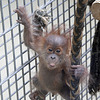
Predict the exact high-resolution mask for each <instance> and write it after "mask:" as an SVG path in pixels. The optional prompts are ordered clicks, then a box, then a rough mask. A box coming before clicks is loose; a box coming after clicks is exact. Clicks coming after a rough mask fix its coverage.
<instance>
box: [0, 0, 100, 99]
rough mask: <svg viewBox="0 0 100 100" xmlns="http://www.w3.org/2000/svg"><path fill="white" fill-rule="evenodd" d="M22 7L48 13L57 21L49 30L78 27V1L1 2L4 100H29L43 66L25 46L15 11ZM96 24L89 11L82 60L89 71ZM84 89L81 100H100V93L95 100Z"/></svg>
mask: <svg viewBox="0 0 100 100" xmlns="http://www.w3.org/2000/svg"><path fill="white" fill-rule="evenodd" d="M20 5H25V6H26V8H27V11H28V13H29V14H31V13H33V12H34V10H35V9H36V5H38V6H40V7H41V8H46V9H48V13H49V15H51V16H52V17H53V18H52V19H51V20H50V23H49V25H48V29H49V30H50V29H51V28H52V27H53V25H57V26H59V25H61V24H65V27H66V29H67V28H69V27H73V24H74V12H75V8H76V0H0V100H29V97H28V96H29V93H30V80H31V77H32V76H33V75H34V73H36V72H37V67H38V63H39V61H38V58H37V55H36V53H35V52H34V51H31V50H29V49H28V48H27V47H26V46H25V45H24V43H23V26H22V25H19V24H18V23H16V19H18V16H17V15H16V14H15V13H14V12H13V10H14V9H16V8H17V7H18V6H20ZM49 8H52V9H49ZM96 23H97V22H96V21H95V20H94V19H93V17H92V15H91V13H90V11H89V8H87V12H86V19H85V24H84V26H85V27H84V31H83V42H82V58H81V59H82V64H84V65H85V66H86V67H87V68H88V69H89V67H90V52H91V44H92V41H93V36H94V32H95V28H96ZM86 81H87V80H86ZM80 87H81V90H80V92H81V93H80V97H81V100H100V94H99V93H98V94H97V95H96V96H95V97H93V96H90V95H89V94H88V89H87V84H86V85H84V84H82V85H81V86H80ZM46 99H47V100H51V99H55V100H62V98H61V97H59V96H55V97H53V98H52V97H51V94H49V95H48V96H47V98H46Z"/></svg>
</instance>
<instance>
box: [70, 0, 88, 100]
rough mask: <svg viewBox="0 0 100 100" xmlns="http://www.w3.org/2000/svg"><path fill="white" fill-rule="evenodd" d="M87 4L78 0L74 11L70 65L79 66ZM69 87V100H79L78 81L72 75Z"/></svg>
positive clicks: (86, 0) (85, 0) (82, 0)
mask: <svg viewBox="0 0 100 100" xmlns="http://www.w3.org/2000/svg"><path fill="white" fill-rule="evenodd" d="M87 3H88V0H78V2H77V9H76V11H75V22H74V30H73V38H72V49H71V64H72V65H79V64H80V56H81V47H82V36H83V34H82V32H83V27H84V20H85V12H86V7H87ZM70 86H71V91H70V99H71V100H80V97H79V95H78V94H79V79H76V78H75V76H74V75H73V76H72V79H71V82H70ZM76 97H77V98H76Z"/></svg>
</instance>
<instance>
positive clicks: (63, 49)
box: [15, 7, 85, 100]
mask: <svg viewBox="0 0 100 100" xmlns="http://www.w3.org/2000/svg"><path fill="white" fill-rule="evenodd" d="M15 12H16V13H17V14H18V15H19V17H20V20H17V22H19V23H20V24H23V25H24V43H25V45H26V46H27V47H29V48H30V49H32V50H34V51H36V52H37V53H38V54H39V61H40V63H39V72H38V73H37V74H36V75H35V76H34V77H33V78H32V82H33V84H34V86H35V87H36V91H35V92H33V93H32V94H31V95H30V99H31V100H37V99H36V98H42V100H44V99H45V95H46V94H47V93H48V92H52V93H53V94H56V93H58V94H60V95H61V96H62V97H63V98H64V99H66V100H70V98H69V97H70V85H69V83H68V82H69V81H70V80H71V75H75V76H76V77H78V78H81V77H82V76H83V75H84V72H85V68H84V67H83V66H82V65H78V66H77V65H73V66H71V61H70V52H71V51H70V50H71V38H70V37H69V36H68V35H66V34H65V35H61V34H60V31H59V29H58V30H51V32H50V33H49V34H48V33H46V35H45V36H43V31H42V29H41V25H40V24H39V22H38V20H37V19H36V18H37V16H36V18H35V16H34V19H33V23H32V24H31V21H30V19H29V17H28V15H27V12H26V9H25V8H24V7H19V9H16V10H15ZM41 19H42V18H41ZM45 20H46V19H45ZM45 20H44V19H43V20H42V21H45ZM44 26H45V25H44ZM39 100H40V99H39Z"/></svg>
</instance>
